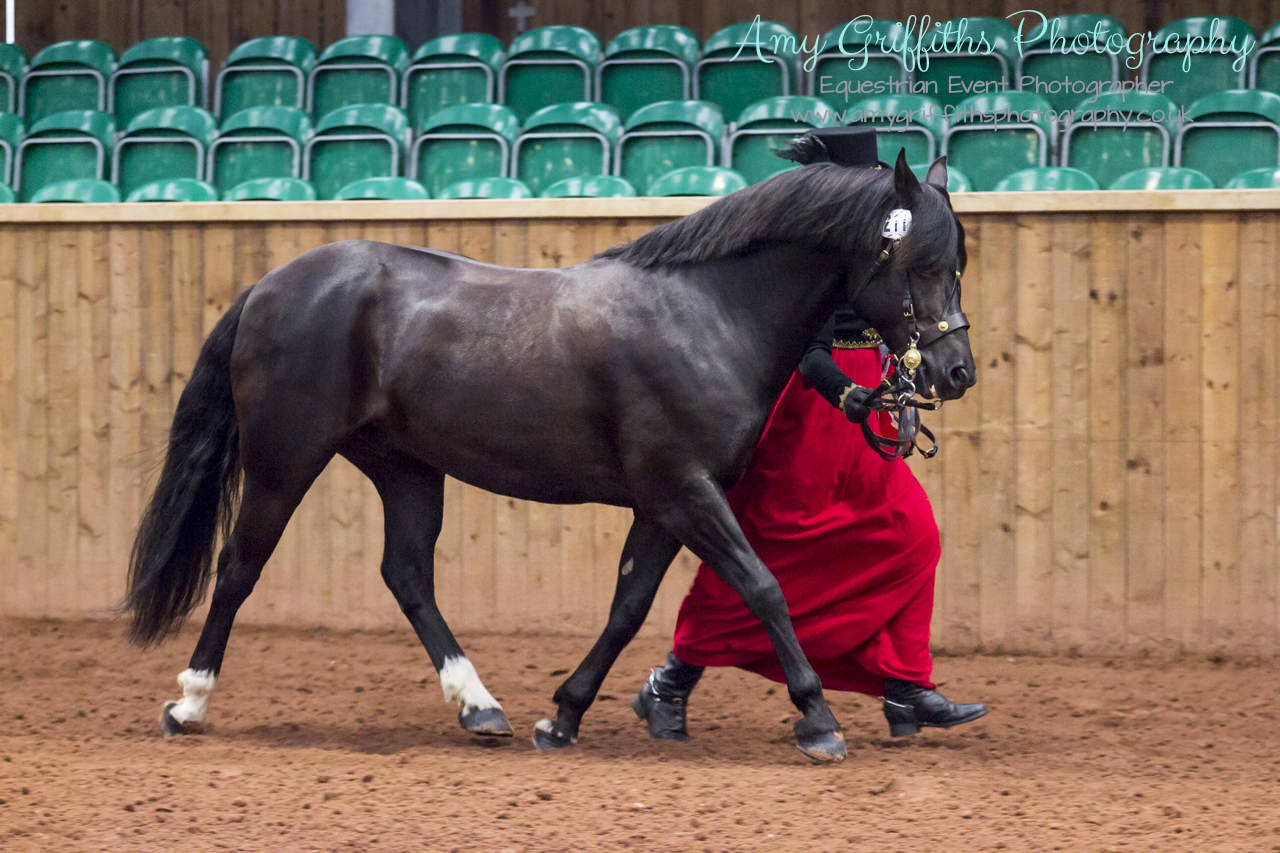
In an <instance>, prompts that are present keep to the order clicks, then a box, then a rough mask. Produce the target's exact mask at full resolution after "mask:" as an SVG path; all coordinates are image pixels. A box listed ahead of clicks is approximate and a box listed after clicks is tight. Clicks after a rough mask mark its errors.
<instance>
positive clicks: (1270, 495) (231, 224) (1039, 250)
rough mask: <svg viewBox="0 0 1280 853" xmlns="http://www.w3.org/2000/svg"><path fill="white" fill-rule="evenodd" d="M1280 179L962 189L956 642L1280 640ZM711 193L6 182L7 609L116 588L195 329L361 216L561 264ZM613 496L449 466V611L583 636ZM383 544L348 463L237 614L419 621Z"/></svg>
mask: <svg viewBox="0 0 1280 853" xmlns="http://www.w3.org/2000/svg"><path fill="white" fill-rule="evenodd" d="M1275 195H1276V194H1274V193H1271V192H1246V191H1235V192H1212V193H1209V192H1202V193H1195V192H1193V193H1066V194H1056V193H1026V194H997V193H975V194H966V195H960V196H957V197H956V206H957V208H958V209H959V210H960V211H961V215H962V216H963V218H964V222H965V225H966V229H967V231H968V234H969V251H970V258H971V260H970V265H969V269H968V273H967V275H966V276H965V286H964V299H965V308H966V310H967V311H968V314H969V316H970V318H971V319H972V321H973V328H972V330H971V333H972V339H973V348H974V352H975V355H976V358H977V362H978V365H979V380H978V384H977V386H976V388H975V389H974V390H973V391H972V392H970V394H969V395H968V396H967V397H966V398H964V399H963V400H960V401H956V402H953V403H948V404H947V405H946V407H945V408H944V409H943V411H942V412H941V413H940V415H934V416H930V417H929V418H928V420H929V421H930V422H931V423H932V424H933V426H934V428H935V430H937V432H938V434H939V436H940V438H941V440H942V444H943V449H942V453H941V454H940V456H939V457H938V458H936V459H934V460H932V461H927V462H919V463H915V468H916V470H917V472H918V473H919V475H920V477H921V479H922V480H923V482H924V484H925V486H926V488H927V490H928V492H929V494H930V495H931V497H932V499H933V502H934V506H935V509H936V513H937V517H938V521H939V524H940V526H941V528H942V530H943V558H942V564H941V567H940V569H939V573H938V584H937V609H936V618H935V631H934V636H935V644H936V645H937V646H938V647H939V648H944V649H953V650H966V649H984V650H1004V651H1031V652H1040V651H1044V652H1048V651H1057V652H1063V651H1071V650H1080V651H1083V652H1105V653H1113V652H1120V651H1139V650H1149V651H1176V650H1190V651H1197V652H1200V651H1205V652H1211V651H1228V652H1239V653H1264V654H1267V653H1274V652H1276V651H1277V650H1280V608H1278V605H1277V601H1278V596H1277V593H1278V590H1280V581H1278V580H1277V578H1278V576H1280V572H1278V571H1277V569H1278V565H1277V535H1278V532H1277V499H1278V497H1280V496H1278V494H1277V473H1278V472H1277V412H1276V407H1277V396H1278V391H1280V388H1278V387H1277V384H1278V378H1277V370H1278V368H1277V360H1278V352H1277V348H1278V345H1277V341H1278V340H1280V319H1278V315H1277V292H1276V291H1277V269H1278V268H1280V267H1278V262H1280V258H1278V257H1277V248H1276V247H1277V242H1280V202H1277V201H1276V198H1275ZM704 203H705V202H704V201H703V200H700V199H640V200H637V199H609V200H538V201H527V202H485V201H477V202H448V203H440V202H415V203H409V202H356V203H333V202H330V203H312V204H298V205H293V204H271V203H266V204H249V203H238V204H207V205H121V206H88V205H86V206H76V205H41V206H14V205H10V206H6V207H5V208H3V209H2V210H0V258H4V259H5V260H4V263H3V266H2V267H0V614H4V615H19V616H80V615H102V614H106V613H108V612H109V608H110V607H111V606H112V605H113V604H114V603H116V602H117V601H119V599H120V597H121V594H122V591H123V585H124V577H125V567H126V563H127V558H128V553H129V546H130V542H131V539H132V535H133V532H134V528H135V525H136V523H137V519H138V516H139V512H140V510H141V508H142V506H143V503H144V501H145V499H146V498H147V496H148V494H149V489H150V487H151V485H152V484H153V482H154V478H155V474H156V471H157V467H158V464H159V461H160V455H161V451H162V449H163V444H164V440H165V435H166V432H167V430H168V427H169V423H170V419H171V416H172V413H173V409H174V406H175V404H176V402H177V399H178V395H179V393H180V391H181V389H182V387H183V383H184V381H185V380H186V378H187V376H188V375H189V371H190V370H191V366H192V364H193V362H194V360H195V358H196V354H197V352H198V349H199V347H200V344H201V341H202V340H203V338H204V335H205V334H206V332H207V331H208V330H209V329H210V328H211V327H212V325H213V323H214V322H215V321H216V320H217V318H218V317H219V316H220V315H221V314H222V312H223V311H224V310H225V309H226V307H227V306H228V305H229V304H230V302H231V300H232V298H233V297H234V295H235V294H236V293H237V292H238V291H239V290H240V289H241V288H243V287H245V286H247V285H248V284H250V283H252V282H254V281H255V280H257V279H258V278H259V277H260V276H261V275H262V274H263V273H265V272H266V271H267V270H269V269H271V268H272V267H274V266H276V265H278V264H281V263H283V262H285V261H287V260H289V259H291V258H293V257H294V256H296V255H297V254H299V253H301V252H303V251H305V250H306V249H309V248H311V247H314V246H318V245H320V244H322V243H326V242H330V241H333V240H338V239H344V238H351V237H363V238H372V239H380V240H388V241H393V242H400V243H412V244H419V245H428V246H433V247H436V248H440V249H446V250H450V251H456V252H461V253H462V254H465V255H470V256H473V257H476V258H481V259H484V260H487V261H492V262H495V263H499V264H508V265H527V266H534V267H551V266H564V265H570V264H574V263H577V262H579V261H582V260H584V259H586V258H588V257H590V256H591V255H592V253H594V252H596V251H598V250H600V249H603V248H605V247H607V246H610V245H613V244H615V243H618V242H620V241H623V240H625V239H627V238H629V237H633V236H635V235H638V234H640V233H643V232H644V231H646V230H648V229H649V228H651V227H653V226H655V225H656V224H658V223H660V222H662V221H665V220H666V219H667V218H670V217H672V216H677V215H682V214H684V213H688V212H690V211H692V210H694V209H696V208H697V207H698V206H700V205H701V204H704ZM761 286H768V283H767V282H761ZM628 518H629V514H628V513H627V512H626V511H624V510H619V509H615V508H609V507H598V506H570V507H558V506H544V505H536V504H528V503H523V502H520V501H513V500H508V499H506V498H500V497H495V496H493V495H490V494H487V493H484V492H481V491H478V490H476V489H472V488H469V487H464V486H462V485H460V484H458V483H455V482H451V483H450V484H449V490H448V511H447V518H446V525H445V529H444V533H443V535H442V536H441V538H440V543H439V547H438V550H437V574H438V578H439V584H438V587H439V597H440V602H441V606H442V609H443V611H444V612H445V614H446V616H447V617H448V618H449V619H450V620H451V621H452V623H453V624H454V626H455V628H457V629H459V630H462V631H477V630H497V631H510V630H525V629H528V630H534V629H549V630H557V631H574V632H584V633H594V632H596V631H598V630H599V628H600V627H602V625H603V622H604V618H605V615H606V613H607V610H608V604H609V599H610V596H611V594H612V588H613V579H614V574H615V571H616V560H617V555H618V552H619V550H620V548H621V545H622V540H623V537H624V536H625V534H626V530H627V525H628ZM381 547H382V531H381V517H380V508H379V505H378V502H377V500H376V498H375V495H374V492H373V490H372V488H371V487H370V486H369V484H368V483H367V482H366V481H364V480H363V478H362V477H361V476H360V475H359V474H358V473H356V472H355V471H354V469H352V468H351V467H350V466H349V465H347V464H346V463H345V462H342V461H341V460H338V461H336V462H335V463H334V464H333V465H331V466H330V468H329V470H328V471H327V472H326V473H325V474H324V475H323V477H322V478H321V480H320V482H319V483H318V484H317V486H315V487H314V488H313V489H312V491H311V493H310V495H309V496H308V497H307V499H306V501H305V502H304V504H303V506H302V508H301V509H300V511H299V512H298V514H297V516H296V517H295V518H294V520H293V522H292V524H291V526H290V529H289V530H288V532H287V534H286V536H285V538H284V540H283V541H282V543H281V545H280V547H279V549H278V551H277V553H276V554H275V556H274V557H273V558H272V560H271V563H270V564H269V565H268V566H267V568H266V571H265V573H264V576H263V579H262V581H261V582H260V584H259V587H258V589H257V591H256V592H255V594H254V596H253V597H252V598H251V599H250V601H249V602H248V604H247V605H246V606H245V608H244V610H243V612H242V618H243V619H244V620H245V621H246V622H248V621H251V622H257V623H282V624H292V625H313V624H324V625H332V626H343V627H373V626H397V627H403V625H404V623H403V619H402V617H401V616H400V614H399V613H398V611H397V609H396V607H395V604H394V602H393V600H392V598H391V595H390V593H389V592H387V591H386V590H385V589H384V587H383V585H382V582H381V579H380V577H379V573H378V563H379V559H380V554H381ZM693 569H694V561H693V560H692V559H691V558H690V557H689V555H688V554H684V555H682V556H681V558H680V559H679V561H678V563H677V565H676V566H675V567H674V568H673V569H672V571H671V573H670V575H669V577H668V579H667V581H666V582H665V583H664V585H663V588H662V590H661V592H660V594H659V598H658V603H657V605H656V607H655V611H654V614H653V615H652V616H651V617H650V621H649V628H648V630H651V631H655V630H656V631H663V632H666V631H669V630H670V627H671V625H672V624H673V622H674V618H675V612H676V608H677V606H678V604H679V600H680V598H681V596H682V595H683V593H684V591H685V590H686V589H687V587H688V584H689V581H690V578H691V576H692V572H693Z"/></svg>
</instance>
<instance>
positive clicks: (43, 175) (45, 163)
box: [14, 110, 116, 201]
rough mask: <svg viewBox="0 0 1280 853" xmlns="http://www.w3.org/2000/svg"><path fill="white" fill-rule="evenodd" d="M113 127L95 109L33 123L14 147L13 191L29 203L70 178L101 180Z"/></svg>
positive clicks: (49, 117) (69, 112)
mask: <svg viewBox="0 0 1280 853" xmlns="http://www.w3.org/2000/svg"><path fill="white" fill-rule="evenodd" d="M115 132H116V125H115V120H114V119H112V117H111V116H109V115H107V114H106V113H104V112H99V111H98V110H66V111H64V112H60V113H54V114H53V115H51V116H45V117H44V118H42V119H40V120H39V121H38V122H36V123H35V124H33V125H32V126H31V128H30V130H29V132H28V133H27V136H26V138H24V139H23V140H22V142H21V143H20V144H19V145H18V152H17V155H16V157H15V165H14V190H15V191H16V192H17V193H18V198H19V200H21V201H31V200H32V197H33V196H34V195H35V194H36V191H37V190H39V189H40V188H41V187H43V186H46V185H48V184H52V183H56V182H58V181H63V180H70V179H72V178H95V179H105V178H106V177H107V176H108V169H109V168H110V158H111V147H112V143H113V142H114V140H115Z"/></svg>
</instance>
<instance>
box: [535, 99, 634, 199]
mask: <svg viewBox="0 0 1280 853" xmlns="http://www.w3.org/2000/svg"><path fill="white" fill-rule="evenodd" d="M621 136H622V122H621V121H619V120H618V114H617V113H616V112H614V110H613V107H610V106H606V105H604V104H594V103H589V102H586V101H579V102H577V103H567V104H552V105H551V106H549V107H543V108H542V109H540V110H538V111H537V112H536V113H534V114H533V115H531V116H529V118H528V119H527V120H526V121H525V123H524V128H523V131H522V132H521V134H520V137H519V138H518V139H516V144H515V148H514V150H513V151H512V153H511V174H512V177H516V178H519V179H520V180H522V181H524V182H525V183H526V184H528V185H529V189H530V190H532V191H533V192H535V193H537V192H540V191H541V190H542V189H543V188H544V187H548V186H550V185H551V184H553V183H555V182H556V181H558V180H560V179H561V178H572V177H574V176H576V175H607V174H609V172H610V167H611V165H612V158H613V150H614V147H615V146H616V145H617V143H618V139H619V137H621Z"/></svg>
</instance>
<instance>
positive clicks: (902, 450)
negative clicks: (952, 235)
mask: <svg viewBox="0 0 1280 853" xmlns="http://www.w3.org/2000/svg"><path fill="white" fill-rule="evenodd" d="M910 227H911V214H910V212H909V211H905V210H902V209H901V208H899V209H896V210H894V211H892V212H891V213H890V214H889V217H888V218H887V219H886V220H885V227H884V229H883V231H882V236H883V238H884V241H885V242H884V245H883V246H882V247H881V249H880V253H879V254H878V255H877V256H876V259H875V261H874V262H872V264H871V269H870V270H869V271H868V273H867V275H866V277H865V278H863V279H862V282H861V283H860V284H859V285H858V286H857V287H853V286H852V282H851V283H850V286H849V288H848V290H847V292H846V297H847V300H848V303H849V304H850V305H853V304H854V303H855V300H856V299H857V298H858V297H859V296H861V295H862V292H863V291H864V290H865V289H866V288H867V285H869V284H870V283H871V281H872V280H873V279H874V278H875V277H876V276H877V275H879V273H880V270H881V269H882V268H883V267H884V265H885V264H886V263H888V261H889V259H890V257H892V255H893V253H894V252H895V251H897V249H898V247H899V246H900V245H901V244H902V238H903V237H904V236H906V234H907V232H908V231H909V230H910ZM959 297H960V271H959V270H956V277H955V284H954V285H953V287H952V293H951V295H949V296H948V298H947V302H946V305H947V307H948V308H950V307H951V306H952V305H954V306H955V307H956V310H955V311H952V312H950V313H948V314H946V315H944V316H943V317H942V319H940V320H939V321H938V322H937V323H935V324H933V325H931V326H929V327H927V328H925V329H924V330H921V329H920V328H919V327H918V326H917V322H916V312H915V305H914V302H913V301H912V297H911V276H910V274H908V275H907V284H906V287H905V288H904V289H903V293H902V316H903V317H904V318H906V321H907V348H906V350H905V351H904V352H903V353H902V355H897V354H896V353H893V352H886V353H885V356H884V359H883V362H882V365H881V371H880V385H879V386H878V387H876V388H875V389H873V390H872V392H871V394H869V395H868V396H867V397H866V398H865V399H863V400H862V401H861V402H862V405H864V406H866V407H867V408H869V409H871V410H873V411H879V412H889V413H890V414H891V415H892V416H893V418H894V420H895V421H896V423H897V427H898V430H897V432H898V435H897V438H885V437H884V436H882V435H878V434H877V433H876V432H875V431H874V430H872V429H871V426H870V424H868V422H867V421H865V420H864V421H863V422H862V435H863V437H864V438H866V440H867V444H869V445H870V446H871V449H872V450H874V451H875V452H876V454H877V455H878V456H880V457H881V458H882V459H885V460H890V459H895V458H901V459H905V458H907V457H908V456H910V455H911V454H912V452H914V451H916V450H918V451H920V455H921V456H923V457H924V458H926V459H930V458H932V457H933V456H935V455H936V454H937V452H938V441H937V439H936V438H934V435H933V432H932V431H930V429H929V428H928V427H926V426H924V425H923V424H921V423H920V414H919V410H920V409H928V410H930V411H932V410H936V409H938V408H940V407H941V406H942V401H941V400H936V401H935V400H932V399H928V400H917V399H915V397H916V393H917V389H916V384H915V378H916V370H918V369H919V367H920V365H921V364H923V362H924V357H923V356H922V355H921V354H920V350H921V349H923V348H925V347H928V346H931V345H932V344H935V343H937V342H938V341H940V340H942V338H944V337H946V336H947V335H949V334H951V333H952V332H955V331H958V330H960V329H967V328H969V318H968V317H966V316H965V315H964V312H963V311H961V310H960V298H959ZM920 435H924V436H925V438H927V439H928V440H929V446H928V448H924V447H921V446H920V444H919V437H920Z"/></svg>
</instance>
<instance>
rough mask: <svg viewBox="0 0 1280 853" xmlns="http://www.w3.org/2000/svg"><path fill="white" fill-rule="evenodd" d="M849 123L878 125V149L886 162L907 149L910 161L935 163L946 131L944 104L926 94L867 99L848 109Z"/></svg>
mask: <svg viewBox="0 0 1280 853" xmlns="http://www.w3.org/2000/svg"><path fill="white" fill-rule="evenodd" d="M845 123H846V124H865V125H869V126H871V127H874V128H875V129H876V150H877V151H878V152H879V156H880V159H881V160H883V161H884V162H886V163H892V162H894V161H895V160H897V159H898V151H899V150H905V151H906V152H907V162H908V163H915V162H929V163H932V162H933V161H934V160H936V159H937V157H938V154H940V153H941V152H942V137H943V136H944V134H945V132H946V121H945V120H944V119H943V108H942V104H940V103H938V102H937V101H935V100H934V99H933V98H930V97H928V96H926V95H874V96H872V97H870V98H863V99H862V100H860V101H858V102H857V103H855V104H854V105H853V107H851V108H850V109H848V110H845Z"/></svg>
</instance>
